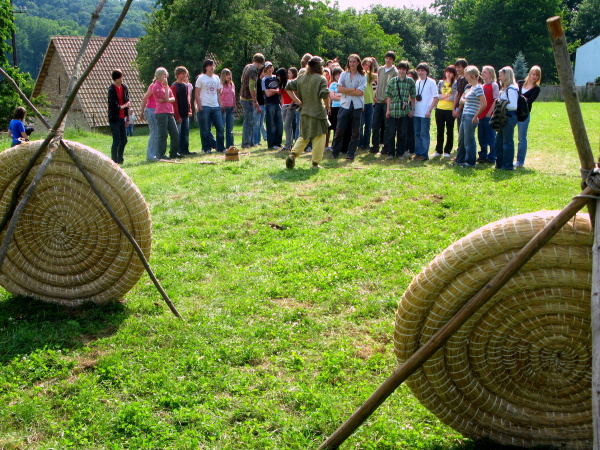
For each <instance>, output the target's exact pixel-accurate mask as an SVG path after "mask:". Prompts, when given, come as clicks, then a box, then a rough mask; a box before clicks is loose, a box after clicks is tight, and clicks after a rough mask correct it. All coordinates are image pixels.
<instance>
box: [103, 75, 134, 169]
mask: <svg viewBox="0 0 600 450" xmlns="http://www.w3.org/2000/svg"><path fill="white" fill-rule="evenodd" d="M112 79H113V84H111V85H110V87H109V88H108V124H109V125H110V131H111V133H112V137H113V143H112V147H111V149H110V157H111V159H112V160H113V161H114V162H116V163H117V164H123V152H124V151H125V145H127V132H126V128H127V127H128V126H129V106H130V104H129V90H128V89H127V86H125V85H124V84H123V72H121V71H120V70H119V69H115V70H113V71H112Z"/></svg>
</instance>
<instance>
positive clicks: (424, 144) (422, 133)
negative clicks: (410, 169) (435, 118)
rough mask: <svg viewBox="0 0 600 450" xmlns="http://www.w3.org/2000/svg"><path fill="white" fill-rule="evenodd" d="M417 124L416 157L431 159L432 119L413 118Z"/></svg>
mask: <svg viewBox="0 0 600 450" xmlns="http://www.w3.org/2000/svg"><path fill="white" fill-rule="evenodd" d="M413 120H414V124H415V156H417V157H418V156H422V157H423V158H425V159H426V160H427V159H429V143H430V137H429V127H430V126H431V119H429V118H426V117H413Z"/></svg>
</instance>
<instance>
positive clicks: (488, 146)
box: [477, 66, 500, 164]
mask: <svg viewBox="0 0 600 450" xmlns="http://www.w3.org/2000/svg"><path fill="white" fill-rule="evenodd" d="M481 78H483V93H484V95H485V101H486V103H487V106H486V107H485V109H484V110H483V112H482V113H481V115H480V116H479V125H478V126H477V138H478V140H479V149H480V151H479V158H478V159H477V162H478V163H484V164H494V163H495V162H496V149H495V143H496V132H495V131H494V129H493V128H492V125H491V124H490V120H491V118H492V114H494V100H495V99H497V98H498V95H500V88H499V87H498V83H496V70H495V69H494V68H493V67H492V66H483V69H482V70H481Z"/></svg>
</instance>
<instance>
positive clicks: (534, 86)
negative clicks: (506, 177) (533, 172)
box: [515, 66, 542, 167]
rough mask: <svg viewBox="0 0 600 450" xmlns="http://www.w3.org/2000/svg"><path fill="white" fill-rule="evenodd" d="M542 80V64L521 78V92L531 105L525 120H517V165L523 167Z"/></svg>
mask: <svg viewBox="0 0 600 450" xmlns="http://www.w3.org/2000/svg"><path fill="white" fill-rule="evenodd" d="M541 81H542V69H541V68H540V66H533V67H532V68H531V69H529V73H528V74H527V77H526V78H525V79H524V80H520V81H519V82H518V84H519V93H520V94H522V95H523V97H525V98H526V99H527V106H528V107H529V115H528V116H527V119H525V120H524V121H523V122H517V128H518V133H517V134H518V136H519V146H518V147H517V162H516V163H515V167H523V165H524V164H525V156H526V155H527V129H528V128H529V122H530V121H531V105H532V104H533V102H535V100H536V99H537V97H538V95H540V91H541V89H540V82H541Z"/></svg>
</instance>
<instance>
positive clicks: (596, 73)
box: [575, 36, 600, 86]
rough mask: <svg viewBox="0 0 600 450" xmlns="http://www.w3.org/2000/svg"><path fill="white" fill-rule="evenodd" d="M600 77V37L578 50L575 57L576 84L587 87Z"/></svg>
mask: <svg viewBox="0 0 600 450" xmlns="http://www.w3.org/2000/svg"><path fill="white" fill-rule="evenodd" d="M598 77H600V36H598V37H597V38H596V39H592V40H591V41H590V42H588V43H586V44H584V45H582V46H581V47H579V48H578V49H577V53H576V55H575V84H576V85H577V86H585V83H593V82H594V80H595V79H596V78H598Z"/></svg>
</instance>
